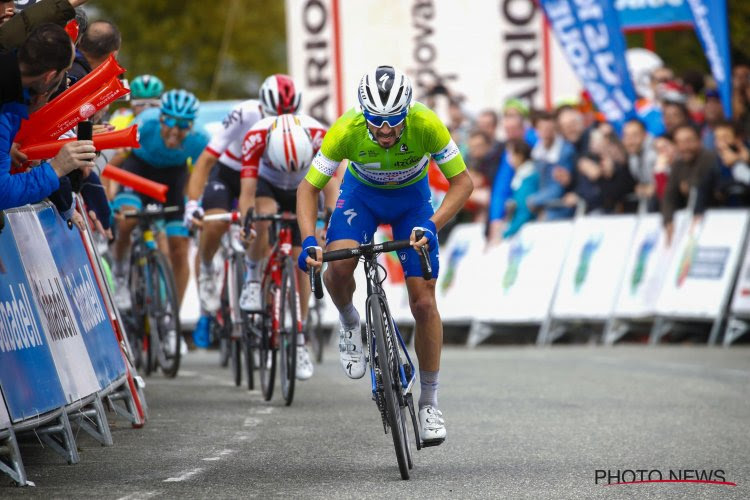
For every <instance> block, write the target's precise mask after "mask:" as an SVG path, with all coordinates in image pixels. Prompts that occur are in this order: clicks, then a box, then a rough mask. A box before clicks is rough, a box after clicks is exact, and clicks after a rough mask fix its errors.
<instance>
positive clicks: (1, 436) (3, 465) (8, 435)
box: [0, 429, 29, 486]
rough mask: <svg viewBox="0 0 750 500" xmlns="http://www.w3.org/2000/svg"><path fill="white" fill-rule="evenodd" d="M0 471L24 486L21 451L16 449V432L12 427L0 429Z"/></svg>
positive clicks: (24, 476)
mask: <svg viewBox="0 0 750 500" xmlns="http://www.w3.org/2000/svg"><path fill="white" fill-rule="evenodd" d="M0 472H4V473H6V474H7V475H9V476H10V477H11V479H13V480H14V481H15V482H16V483H18V486H26V485H27V484H29V483H28V481H27V480H26V470H25V469H24V468H23V462H22V461H21V452H20V451H19V450H18V442H17V441H16V433H15V432H13V429H5V430H3V431H0Z"/></svg>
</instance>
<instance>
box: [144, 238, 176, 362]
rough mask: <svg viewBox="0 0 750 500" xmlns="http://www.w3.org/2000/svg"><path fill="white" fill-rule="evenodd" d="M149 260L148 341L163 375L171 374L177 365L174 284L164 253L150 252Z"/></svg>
mask: <svg viewBox="0 0 750 500" xmlns="http://www.w3.org/2000/svg"><path fill="white" fill-rule="evenodd" d="M150 261H151V264H152V269H151V277H152V278H153V281H152V288H151V293H152V294H153V297H152V304H153V310H152V317H153V319H154V320H155V321H154V323H155V325H151V326H152V328H151V341H152V342H153V344H154V348H155V349H156V359H157V360H158V362H159V366H161V369H162V372H164V375H166V376H167V377H175V376H176V375H177V371H178V370H179V369H180V308H179V306H178V305H177V291H176V290H177V287H176V286H175V282H174V275H173V274H172V268H171V267H170V266H169V263H167V259H166V257H164V255H163V254H161V253H160V252H158V251H155V252H153V253H152V254H151V256H150Z"/></svg>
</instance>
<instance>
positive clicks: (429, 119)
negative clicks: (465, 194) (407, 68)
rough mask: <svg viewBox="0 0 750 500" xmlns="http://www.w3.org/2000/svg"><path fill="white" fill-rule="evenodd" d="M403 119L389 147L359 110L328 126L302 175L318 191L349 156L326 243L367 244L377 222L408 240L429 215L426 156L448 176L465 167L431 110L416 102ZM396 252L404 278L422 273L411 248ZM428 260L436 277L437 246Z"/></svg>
mask: <svg viewBox="0 0 750 500" xmlns="http://www.w3.org/2000/svg"><path fill="white" fill-rule="evenodd" d="M404 123H405V124H404V130H403V133H402V134H401V137H400V138H399V140H398V141H397V142H396V144H394V145H393V146H392V147H390V148H388V149H385V148H383V147H382V146H380V145H379V144H378V143H377V142H375V141H374V140H373V139H372V138H371V136H370V133H369V131H368V130H367V126H366V125H365V118H364V116H363V114H362V112H361V111H359V110H357V109H352V110H350V111H348V112H346V113H345V114H344V115H342V116H341V117H340V118H339V119H338V120H337V121H336V123H334V124H333V126H332V127H331V128H330V129H329V130H328V133H327V134H326V136H325V138H324V139H323V144H322V145H321V148H320V151H319V152H318V154H317V155H316V156H315V158H314V159H313V164H312V167H311V168H310V170H309V171H308V173H307V176H306V177H305V179H306V180H307V181H308V182H309V183H310V184H312V185H313V186H315V187H317V188H319V189H322V188H323V187H324V186H325V185H326V183H328V181H329V180H330V178H331V177H332V176H333V174H334V172H335V171H336V169H337V168H338V166H339V164H340V163H341V161H342V160H349V163H348V167H347V172H346V174H345V176H344V181H343V184H342V185H341V191H340V194H339V198H338V200H337V201H336V209H335V210H334V212H333V215H332V216H331V221H330V224H329V227H328V232H327V234H326V239H327V243H331V242H333V241H337V240H354V241H358V242H359V243H368V242H370V241H372V237H373V234H374V232H375V229H376V228H377V226H378V225H380V224H390V225H391V227H392V229H393V238H394V239H396V240H400V239H408V238H409V235H410V234H411V231H412V229H413V228H414V227H418V226H423V225H424V223H425V222H426V221H427V220H428V219H429V218H430V217H431V216H432V214H433V210H432V205H431V203H430V198H431V193H430V188H429V184H428V179H427V172H428V166H429V162H430V159H431V158H432V159H434V160H435V162H436V163H437V165H438V167H439V168H440V170H441V171H442V172H443V174H444V175H445V176H446V177H447V178H449V179H450V178H451V177H454V176H456V175H458V174H460V173H462V172H463V171H465V170H466V164H465V163H464V160H463V158H462V157H461V155H460V154H459V151H458V147H457V146H456V144H455V142H453V140H452V139H451V136H450V133H449V132H448V129H447V128H446V126H445V125H444V124H443V123H442V122H441V121H440V119H439V118H438V117H437V115H436V114H435V113H434V112H433V111H431V110H430V109H429V108H427V107H426V106H425V105H423V104H421V103H418V102H415V103H414V104H413V105H412V106H411V108H410V109H409V112H408V114H407V115H406V120H405V122H404ZM398 253H399V260H400V261H401V265H402V267H403V269H404V274H405V276H406V277H420V276H421V273H422V271H421V266H420V264H419V260H418V257H417V255H416V253H415V252H414V250H412V249H410V248H409V249H406V250H402V251H399V252H398ZM430 260H431V262H432V270H433V277H437V276H438V269H439V268H438V245H435V246H434V248H430Z"/></svg>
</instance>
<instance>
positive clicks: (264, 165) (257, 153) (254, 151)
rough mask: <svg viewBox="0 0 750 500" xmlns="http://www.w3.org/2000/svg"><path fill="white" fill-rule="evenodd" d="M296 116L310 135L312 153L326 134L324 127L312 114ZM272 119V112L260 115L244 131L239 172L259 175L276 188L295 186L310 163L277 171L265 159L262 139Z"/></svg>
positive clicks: (266, 158) (293, 187)
mask: <svg viewBox="0 0 750 500" xmlns="http://www.w3.org/2000/svg"><path fill="white" fill-rule="evenodd" d="M295 116H296V117H297V118H299V121H300V124H301V125H302V126H303V127H305V129H306V130H307V131H308V132H309V134H310V138H311V139H312V146H313V156H315V154H316V153H317V152H318V150H319V149H320V145H321V144H322V143H323V137H324V136H325V135H326V128H325V126H323V124H321V123H320V122H319V121H318V120H316V119H315V118H312V117H310V116H307V115H295ZM274 121H276V117H275V116H268V117H266V118H263V119H262V120H260V121H259V122H258V123H256V124H255V125H253V127H252V128H251V129H250V131H249V132H248V133H247V134H246V135H245V140H244V141H243V143H242V174H241V177H250V178H254V177H262V178H263V179H265V180H267V181H268V182H270V183H271V184H273V185H274V186H276V187H277V188H279V189H287V190H288V189H297V186H299V183H300V182H302V179H304V178H305V175H307V171H308V170H309V169H310V165H306V166H305V168H303V169H301V170H297V171H295V172H287V171H281V170H278V169H276V168H274V167H273V166H271V162H269V161H268V157H267V155H266V140H267V138H268V129H269V127H270V126H271V125H272V124H273V123H274Z"/></svg>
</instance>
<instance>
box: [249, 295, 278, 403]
mask: <svg viewBox="0 0 750 500" xmlns="http://www.w3.org/2000/svg"><path fill="white" fill-rule="evenodd" d="M274 293H275V292H274V287H273V286H266V287H265V289H264V290H263V297H262V300H263V310H264V311H265V313H264V314H256V315H255V327H256V328H257V331H255V332H253V334H254V335H255V337H256V340H257V343H258V346H257V349H258V373H259V375H260V389H261V392H263V399H265V400H266V401H270V400H271V397H273V386H274V382H275V378H276V348H275V347H274V346H273V345H272V344H273V342H272V339H271V335H272V332H271V319H270V318H271V314H272V313H273V309H274V308H273V305H274V300H270V301H269V300H268V299H269V298H272V297H273V295H274Z"/></svg>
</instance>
